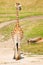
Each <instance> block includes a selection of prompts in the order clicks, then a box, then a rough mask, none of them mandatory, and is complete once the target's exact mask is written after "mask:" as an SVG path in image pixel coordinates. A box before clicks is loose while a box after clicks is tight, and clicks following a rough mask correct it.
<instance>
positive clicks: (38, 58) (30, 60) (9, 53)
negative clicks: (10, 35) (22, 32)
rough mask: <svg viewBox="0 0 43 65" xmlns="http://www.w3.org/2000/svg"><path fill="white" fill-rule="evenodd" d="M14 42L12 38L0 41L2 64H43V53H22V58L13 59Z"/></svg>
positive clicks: (0, 64) (0, 61)
mask: <svg viewBox="0 0 43 65" xmlns="http://www.w3.org/2000/svg"><path fill="white" fill-rule="evenodd" d="M13 56H14V44H13V42H12V39H9V40H8V41H4V42H0V65H43V55H29V56H28V55H27V54H24V53H23V54H21V57H22V58H21V59H20V60H15V59H13Z"/></svg>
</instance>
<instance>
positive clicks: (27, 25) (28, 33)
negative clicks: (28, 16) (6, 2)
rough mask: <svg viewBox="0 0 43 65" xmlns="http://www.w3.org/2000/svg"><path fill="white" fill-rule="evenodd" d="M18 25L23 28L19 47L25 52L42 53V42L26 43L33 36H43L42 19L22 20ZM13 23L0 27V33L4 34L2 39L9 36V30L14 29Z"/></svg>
mask: <svg viewBox="0 0 43 65" xmlns="http://www.w3.org/2000/svg"><path fill="white" fill-rule="evenodd" d="M20 25H21V26H22V28H23V32H24V37H23V40H22V44H21V49H22V50H23V51H25V52H29V53H32V54H43V43H37V44H35V43H32V44H30V45H28V43H27V40H28V39H29V38H34V37H42V38H43V19H39V20H35V21H30V20H29V21H23V22H20ZM14 27H15V23H12V24H10V25H8V26H6V27H4V28H2V29H0V34H2V35H4V36H5V38H4V40H7V39H9V38H10V37H11V32H12V31H13V30H14Z"/></svg>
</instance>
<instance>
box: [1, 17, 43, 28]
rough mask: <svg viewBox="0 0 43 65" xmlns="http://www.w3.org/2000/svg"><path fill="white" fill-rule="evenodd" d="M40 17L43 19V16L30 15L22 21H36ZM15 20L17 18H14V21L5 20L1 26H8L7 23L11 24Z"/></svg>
mask: <svg viewBox="0 0 43 65" xmlns="http://www.w3.org/2000/svg"><path fill="white" fill-rule="evenodd" d="M38 19H43V16H30V17H26V18H23V19H21V20H20V22H22V21H27V20H30V21H31V20H32V21H35V20H38ZM13 22H16V20H12V21H7V22H4V23H0V28H2V27H4V26H7V25H9V24H10V23H13Z"/></svg>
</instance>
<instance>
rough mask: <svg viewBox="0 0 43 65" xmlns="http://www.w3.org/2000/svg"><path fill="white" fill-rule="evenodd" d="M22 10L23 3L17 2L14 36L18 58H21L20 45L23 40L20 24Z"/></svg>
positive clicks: (15, 52)
mask: <svg viewBox="0 0 43 65" xmlns="http://www.w3.org/2000/svg"><path fill="white" fill-rule="evenodd" d="M19 10H21V5H20V3H16V18H17V19H16V20H17V21H16V25H15V28H14V30H13V32H12V38H13V41H14V59H16V60H18V59H20V45H21V40H22V38H23V30H22V28H21V27H20V25H19V15H18V11H19Z"/></svg>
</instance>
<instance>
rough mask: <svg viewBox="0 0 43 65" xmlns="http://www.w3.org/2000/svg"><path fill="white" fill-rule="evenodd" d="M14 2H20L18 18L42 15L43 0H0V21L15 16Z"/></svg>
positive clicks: (12, 18) (11, 18)
mask: <svg viewBox="0 0 43 65" xmlns="http://www.w3.org/2000/svg"><path fill="white" fill-rule="evenodd" d="M16 2H20V3H21V4H22V10H21V12H20V18H24V17H27V16H34V15H43V0H23V1H22V0H7V1H6V0H0V23H1V22H6V21H8V20H14V19H15V18H16V16H15V14H16V10H15V3H16ZM10 14H11V15H10ZM12 14H13V15H12ZM6 15H7V16H6Z"/></svg>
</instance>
